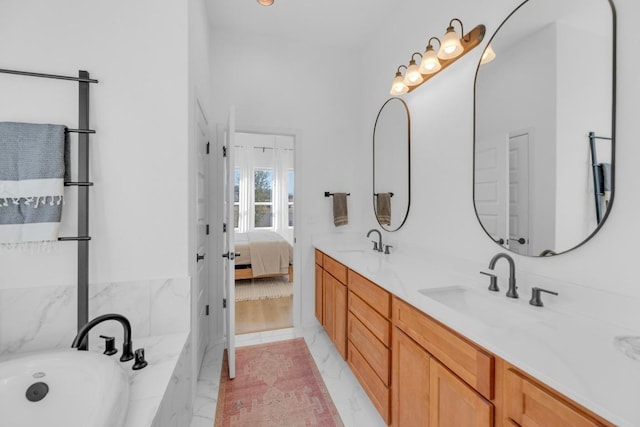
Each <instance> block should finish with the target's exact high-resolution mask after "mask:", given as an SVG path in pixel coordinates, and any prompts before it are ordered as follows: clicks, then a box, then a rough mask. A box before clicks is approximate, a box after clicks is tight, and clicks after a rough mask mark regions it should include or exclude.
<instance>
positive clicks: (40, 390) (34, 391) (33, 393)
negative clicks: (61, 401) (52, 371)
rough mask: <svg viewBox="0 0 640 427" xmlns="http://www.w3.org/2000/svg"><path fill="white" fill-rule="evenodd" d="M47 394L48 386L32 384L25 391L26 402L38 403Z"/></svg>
mask: <svg viewBox="0 0 640 427" xmlns="http://www.w3.org/2000/svg"><path fill="white" fill-rule="evenodd" d="M47 393H49V386H48V385H47V384H46V383H34V384H31V385H30V386H29V388H28V389H27V393H26V395H27V400H28V401H29V402H39V401H41V400H42V399H44V398H45V396H46V395H47Z"/></svg>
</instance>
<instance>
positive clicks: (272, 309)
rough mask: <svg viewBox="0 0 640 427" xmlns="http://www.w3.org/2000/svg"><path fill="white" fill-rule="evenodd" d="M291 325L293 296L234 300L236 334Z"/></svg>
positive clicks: (289, 326)
mask: <svg viewBox="0 0 640 427" xmlns="http://www.w3.org/2000/svg"><path fill="white" fill-rule="evenodd" d="M291 327H293V297H291V296H289V297H284V298H270V299H262V300H254V301H236V335H239V334H248V333H252V332H262V331H270V330H273V329H283V328H291Z"/></svg>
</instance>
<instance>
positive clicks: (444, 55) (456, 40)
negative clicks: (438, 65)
mask: <svg viewBox="0 0 640 427" xmlns="http://www.w3.org/2000/svg"><path fill="white" fill-rule="evenodd" d="M463 51H464V47H462V43H460V37H458V33H456V31H455V30H454V29H453V27H449V28H447V33H446V34H445V35H444V37H443V38H442V44H441V45H440V50H439V51H438V57H439V58H440V59H453V58H455V57H457V56H459V55H460V54H461V53H462V52H463Z"/></svg>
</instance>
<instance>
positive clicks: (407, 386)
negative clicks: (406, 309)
mask: <svg viewBox="0 0 640 427" xmlns="http://www.w3.org/2000/svg"><path fill="white" fill-rule="evenodd" d="M392 346H393V347H392V352H391V355H392V357H391V360H392V361H391V371H392V373H391V378H392V381H393V390H392V393H391V398H392V403H391V412H392V420H393V422H392V425H393V426H398V427H426V426H428V425H429V359H430V358H429V353H427V352H426V351H424V350H423V349H422V347H420V346H419V345H418V344H416V343H415V342H414V341H413V340H412V339H411V338H409V337H407V336H406V335H405V334H404V333H402V332H401V331H400V330H399V329H394V330H393V337H392Z"/></svg>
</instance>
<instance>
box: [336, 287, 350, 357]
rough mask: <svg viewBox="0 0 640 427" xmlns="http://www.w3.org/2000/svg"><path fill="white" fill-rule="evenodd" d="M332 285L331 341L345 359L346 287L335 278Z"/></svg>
mask: <svg viewBox="0 0 640 427" xmlns="http://www.w3.org/2000/svg"><path fill="white" fill-rule="evenodd" d="M334 286H335V288H334V291H333V295H334V300H335V309H334V310H335V311H334V316H335V317H334V321H333V328H334V330H333V343H334V344H335V345H336V349H337V350H338V353H340V355H341V356H342V358H343V359H344V360H347V287H346V286H345V285H343V284H342V283H340V282H338V281H337V280H336V281H335V282H334Z"/></svg>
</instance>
